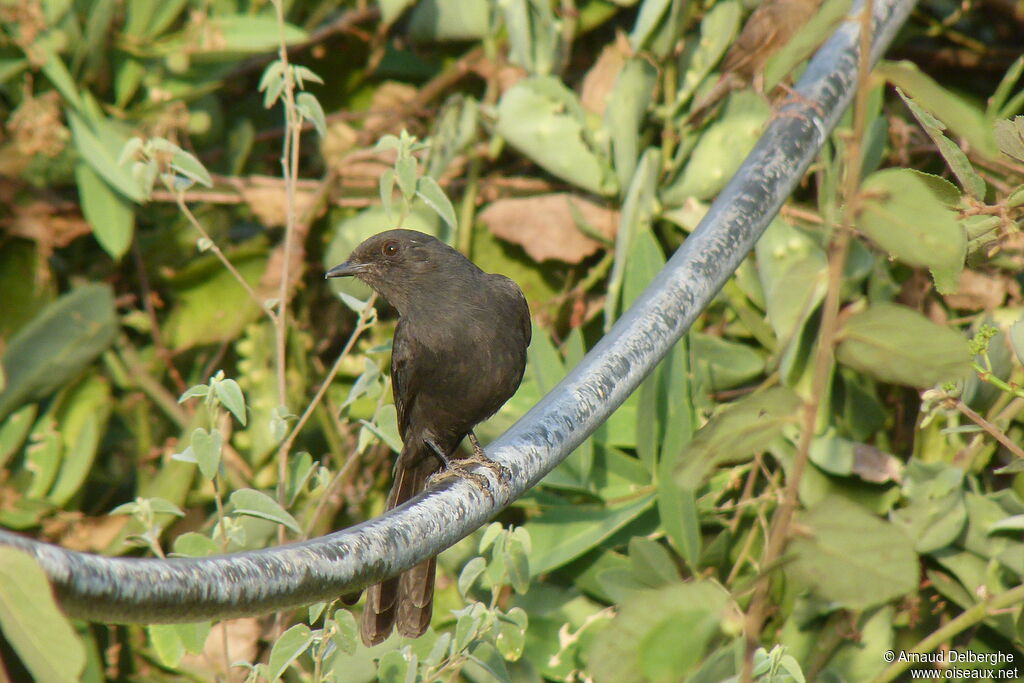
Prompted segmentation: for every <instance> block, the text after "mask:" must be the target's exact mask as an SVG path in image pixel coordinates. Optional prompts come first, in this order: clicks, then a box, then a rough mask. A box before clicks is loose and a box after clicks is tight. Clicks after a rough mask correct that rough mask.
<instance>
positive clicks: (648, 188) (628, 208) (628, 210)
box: [604, 147, 665, 331]
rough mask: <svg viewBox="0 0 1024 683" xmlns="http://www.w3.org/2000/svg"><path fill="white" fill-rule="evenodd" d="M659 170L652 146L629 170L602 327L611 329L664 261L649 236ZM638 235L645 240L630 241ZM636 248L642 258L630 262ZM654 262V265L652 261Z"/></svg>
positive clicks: (650, 235) (661, 253)
mask: <svg viewBox="0 0 1024 683" xmlns="http://www.w3.org/2000/svg"><path fill="white" fill-rule="evenodd" d="M660 172H661V155H660V152H659V151H658V150H657V149H655V148H653V147H651V148H648V149H647V150H645V151H644V154H643V156H642V157H641V158H640V162H639V164H638V166H637V169H636V171H635V172H634V173H633V178H632V180H631V182H630V184H629V189H628V190H627V191H626V199H625V201H624V202H623V205H622V215H621V216H620V217H619V232H618V234H617V235H616V236H615V262H614V263H613V264H612V273H611V276H610V277H609V279H608V296H607V298H606V301H605V309H604V328H605V331H608V330H610V329H611V326H612V323H613V322H614V321H615V319H616V318H617V317H618V315H619V312H620V311H622V310H625V309H626V308H627V307H629V306H631V305H632V304H633V301H634V300H635V299H636V297H637V296H639V295H640V292H642V291H643V290H644V289H645V288H646V287H647V285H648V284H650V282H651V280H653V279H654V276H655V275H656V274H657V270H655V268H657V269H658V270H660V268H661V266H662V265H664V263H665V255H664V253H663V252H662V251H661V247H660V246H658V244H657V241H656V240H654V239H653V236H652V231H653V230H652V223H653V220H654V216H655V214H656V213H657V203H658V200H657V188H658V176H659V175H660ZM642 236H646V237H642ZM640 239H643V240H645V241H646V243H644V244H640V245H639V246H636V245H634V242H635V241H637V240H640ZM652 243H653V248H652V246H651V245H652ZM638 249H639V250H642V251H640V252H637V253H639V254H640V255H642V257H643V259H644V261H643V263H642V264H640V265H633V264H632V261H631V259H632V257H633V255H634V251H635V250H638ZM627 262H628V265H629V268H628V269H627ZM655 262H657V264H658V265H657V266H655V265H654V263H655ZM627 270H633V271H636V272H634V274H633V275H631V276H630V278H631V282H630V283H626V282H625V278H626V276H627ZM627 286H628V287H630V288H631V289H630V291H628V292H627V291H622V289H623V288H624V287H627ZM620 291H622V301H621V307H620V305H619V304H620V301H619V292H620Z"/></svg>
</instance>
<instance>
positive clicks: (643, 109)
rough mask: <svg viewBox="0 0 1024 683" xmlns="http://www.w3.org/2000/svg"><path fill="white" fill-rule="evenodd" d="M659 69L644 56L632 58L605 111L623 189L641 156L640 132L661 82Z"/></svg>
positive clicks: (619, 76) (614, 88)
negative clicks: (652, 98)
mask: <svg viewBox="0 0 1024 683" xmlns="http://www.w3.org/2000/svg"><path fill="white" fill-rule="evenodd" d="M657 78H658V70H657V69H655V68H654V66H653V65H652V64H651V63H650V62H648V61H647V60H646V59H644V58H642V57H634V58H632V59H629V60H628V61H627V62H626V63H625V65H624V66H623V67H622V70H621V71H620V72H619V75H618V77H617V78H616V80H615V86H614V87H613V88H612V92H611V94H610V95H609V97H608V108H607V109H605V113H604V120H605V127H606V128H607V129H608V131H609V133H610V134H611V138H612V162H613V165H614V167H615V175H616V176H617V177H618V179H619V187H629V184H630V181H631V180H632V178H633V171H634V170H636V162H637V159H638V158H639V156H640V130H641V128H642V126H643V123H644V120H645V117H646V115H647V106H648V105H649V104H650V101H651V96H652V95H653V93H654V86H655V84H656V83H657Z"/></svg>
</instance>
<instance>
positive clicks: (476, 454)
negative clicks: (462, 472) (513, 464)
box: [460, 432, 512, 485]
mask: <svg viewBox="0 0 1024 683" xmlns="http://www.w3.org/2000/svg"><path fill="white" fill-rule="evenodd" d="M469 444H470V445H471V446H472V447H473V455H471V456H469V457H468V458H463V459H462V460H461V461H460V462H465V463H472V464H474V465H480V466H481V467H486V468H487V469H489V470H490V471H491V472H494V476H496V477H497V478H498V481H499V482H501V483H502V485H506V484H508V482H509V480H510V479H512V471H511V470H510V469H509V468H507V467H505V466H504V465H502V464H501V463H500V462H494V461H493V460H491V459H490V458H488V457H487V454H486V453H484V449H483V448H481V447H480V442H479V441H477V439H476V434H474V433H473V432H470V433H469Z"/></svg>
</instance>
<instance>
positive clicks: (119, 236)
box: [75, 163, 135, 260]
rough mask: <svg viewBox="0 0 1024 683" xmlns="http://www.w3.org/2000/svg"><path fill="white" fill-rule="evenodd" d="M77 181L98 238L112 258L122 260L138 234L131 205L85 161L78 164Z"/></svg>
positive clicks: (88, 216)
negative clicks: (135, 234) (133, 237)
mask: <svg viewBox="0 0 1024 683" xmlns="http://www.w3.org/2000/svg"><path fill="white" fill-rule="evenodd" d="M75 181H76V182H77V183H78V194H79V198H80V199H81V202H82V213H83V214H84V215H85V219H86V220H87V221H89V225H90V226H92V234H93V235H95V237H96V241H97V242H99V243H100V246H101V247H103V250H104V251H105V252H107V253H108V254H110V256H111V257H112V258H114V259H115V260H116V259H120V258H121V257H122V256H124V253H125V252H126V251H128V247H129V246H131V243H132V236H133V235H134V233H135V212H134V211H133V210H132V207H131V205H130V204H129V203H128V202H127V201H126V200H125V199H124V198H123V197H122V196H121V195H120V194H118V193H117V192H114V191H113V190H112V189H111V188H110V186H109V185H107V183H106V182H104V181H103V180H102V179H101V178H100V177H99V175H97V174H96V172H95V171H94V170H93V169H92V167H90V166H88V165H86V164H84V163H79V164H77V165H76V166H75Z"/></svg>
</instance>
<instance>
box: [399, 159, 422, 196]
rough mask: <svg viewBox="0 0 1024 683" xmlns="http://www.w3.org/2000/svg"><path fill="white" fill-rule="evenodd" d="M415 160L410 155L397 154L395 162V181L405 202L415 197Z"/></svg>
mask: <svg viewBox="0 0 1024 683" xmlns="http://www.w3.org/2000/svg"><path fill="white" fill-rule="evenodd" d="M416 169H417V164H416V159H415V157H413V156H412V155H408V154H406V155H403V154H399V156H398V160H397V161H396V162H395V179H396V180H398V188H399V189H400V190H401V191H402V196H403V197H404V198H405V200H406V201H410V200H411V199H412V198H413V197H414V196H415V195H416Z"/></svg>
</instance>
